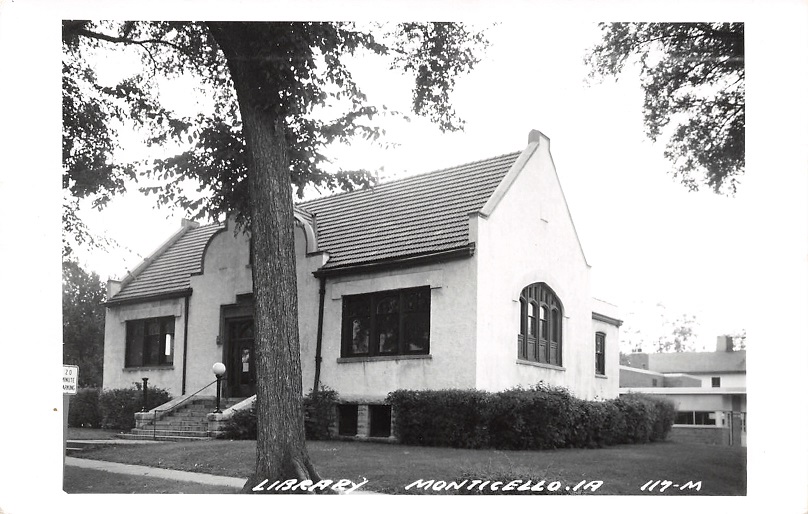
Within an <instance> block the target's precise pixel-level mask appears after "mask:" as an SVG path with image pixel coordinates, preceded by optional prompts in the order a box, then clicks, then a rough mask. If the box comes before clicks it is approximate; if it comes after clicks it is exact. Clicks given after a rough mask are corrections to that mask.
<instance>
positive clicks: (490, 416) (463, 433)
mask: <svg viewBox="0 0 808 514" xmlns="http://www.w3.org/2000/svg"><path fill="white" fill-rule="evenodd" d="M387 401H388V402H389V403H390V404H391V405H392V407H393V412H394V415H395V428H394V431H395V435H396V437H397V438H398V440H399V441H400V442H401V443H403V444H411V445H421V446H450V447H455V448H497V449H504V450H543V449H552V448H597V447H602V446H608V445H615V444H625V443H644V442H649V441H662V440H664V439H665V438H666V437H667V435H668V433H669V432H670V428H671V425H672V424H673V419H674V415H675V409H674V406H673V404H672V403H671V402H670V401H668V400H664V399H659V398H654V397H650V396H646V395H639V394H630V395H626V396H623V397H621V398H618V399H613V400H605V401H589V400H581V399H579V398H576V397H574V396H573V395H572V394H570V393H569V391H568V390H566V389H564V388H560V387H552V386H548V385H546V384H543V383H540V384H538V385H536V386H533V387H531V388H529V389H525V388H515V389H509V390H507V391H502V392H498V393H488V392H484V391H476V390H458V389H450V390H440V391H410V390H398V391H393V392H392V393H390V394H389V395H388V397H387Z"/></svg>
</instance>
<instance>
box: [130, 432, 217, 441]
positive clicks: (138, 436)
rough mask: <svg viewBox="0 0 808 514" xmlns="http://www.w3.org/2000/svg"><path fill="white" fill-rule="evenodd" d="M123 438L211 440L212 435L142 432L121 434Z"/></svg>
mask: <svg viewBox="0 0 808 514" xmlns="http://www.w3.org/2000/svg"><path fill="white" fill-rule="evenodd" d="M120 437H121V439H129V440H147V439H148V440H153V441H176V442H182V441H209V440H211V439H213V438H212V437H208V436H205V437H195V436H179V435H161V434H156V435H151V434H150V435H141V434H121V436H120Z"/></svg>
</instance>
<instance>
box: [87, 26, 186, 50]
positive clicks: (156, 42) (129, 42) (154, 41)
mask: <svg viewBox="0 0 808 514" xmlns="http://www.w3.org/2000/svg"><path fill="white" fill-rule="evenodd" d="M72 32H73V33H74V34H76V35H78V36H84V37H88V38H92V39H99V40H101V41H108V42H110V43H122V44H125V45H139V46H141V47H143V48H144V49H145V48H146V45H166V46H170V47H171V48H173V49H174V50H177V51H180V52H181V51H182V48H181V47H180V46H179V45H176V44H174V43H172V42H171V41H165V40H163V39H131V38H127V37H118V36H110V35H109V34H103V33H101V32H95V31H94V30H88V29H84V28H79V29H73V30H72Z"/></svg>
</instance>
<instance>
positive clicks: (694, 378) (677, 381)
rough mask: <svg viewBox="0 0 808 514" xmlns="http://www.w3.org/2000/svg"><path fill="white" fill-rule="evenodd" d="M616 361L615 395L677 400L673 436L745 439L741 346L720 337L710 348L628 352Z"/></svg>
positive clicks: (733, 441)
mask: <svg viewBox="0 0 808 514" xmlns="http://www.w3.org/2000/svg"><path fill="white" fill-rule="evenodd" d="M627 361H628V366H622V365H621V366H620V394H627V393H632V392H636V393H645V394H652V395H660V396H664V397H666V398H669V399H670V400H672V401H673V402H674V404H675V405H676V411H677V416H676V420H675V422H674V430H673V437H674V438H675V439H679V440H687V441H699V442H708V443H713V444H736V445H737V444H742V445H745V444H746V351H743V350H740V351H735V350H734V348H733V343H732V338H731V337H729V336H719V337H718V343H717V346H716V351H714V352H675V353H633V354H630V355H628V356H627Z"/></svg>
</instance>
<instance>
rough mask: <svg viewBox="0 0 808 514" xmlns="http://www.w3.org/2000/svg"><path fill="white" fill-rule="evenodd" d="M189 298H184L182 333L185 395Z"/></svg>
mask: <svg viewBox="0 0 808 514" xmlns="http://www.w3.org/2000/svg"><path fill="white" fill-rule="evenodd" d="M190 299H191V297H190V296H186V297H185V323H184V327H183V332H182V394H183V395H184V394H185V375H186V370H187V369H188V306H189V301H190Z"/></svg>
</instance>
